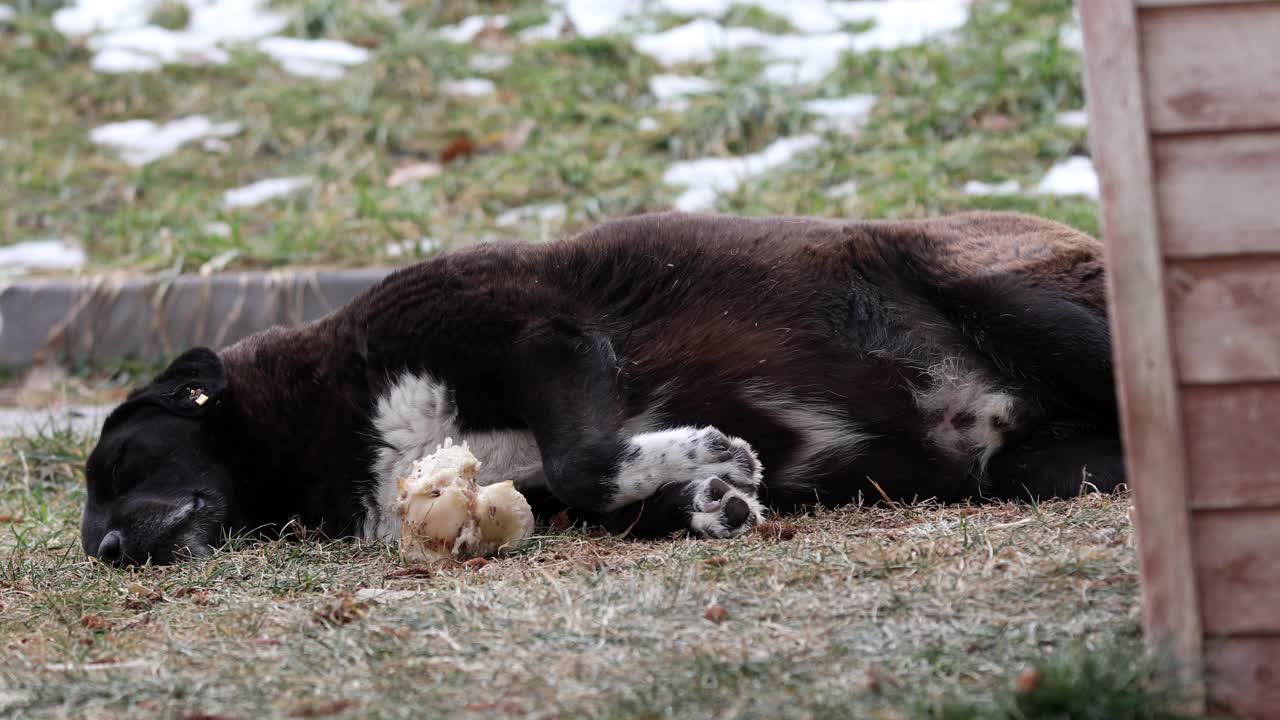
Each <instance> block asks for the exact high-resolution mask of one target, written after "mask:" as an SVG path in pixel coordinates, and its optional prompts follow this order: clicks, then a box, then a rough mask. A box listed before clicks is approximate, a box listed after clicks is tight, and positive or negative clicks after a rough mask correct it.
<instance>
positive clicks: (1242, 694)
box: [1205, 637, 1280, 720]
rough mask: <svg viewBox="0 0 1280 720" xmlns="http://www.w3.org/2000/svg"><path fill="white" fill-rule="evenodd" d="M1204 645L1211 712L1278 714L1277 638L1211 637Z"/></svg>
mask: <svg viewBox="0 0 1280 720" xmlns="http://www.w3.org/2000/svg"><path fill="white" fill-rule="evenodd" d="M1206 646H1207V647H1206V648H1205V655H1206V663H1207V667H1206V668H1205V669H1206V673H1207V674H1208V679H1209V702H1210V706H1211V707H1212V709H1213V710H1214V711H1215V712H1217V713H1229V714H1230V716H1232V717H1239V718H1249V719H1251V720H1252V719H1257V720H1261V718H1275V717H1280V638H1276V637H1242V638H1212V639H1210V640H1209V641H1208V642H1207V643H1206Z"/></svg>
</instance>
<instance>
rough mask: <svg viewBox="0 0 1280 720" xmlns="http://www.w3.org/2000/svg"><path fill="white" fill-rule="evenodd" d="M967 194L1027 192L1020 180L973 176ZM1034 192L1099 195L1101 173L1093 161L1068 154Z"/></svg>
mask: <svg viewBox="0 0 1280 720" xmlns="http://www.w3.org/2000/svg"><path fill="white" fill-rule="evenodd" d="M964 192H965V194H966V195H1017V194H1020V193H1022V192H1024V190H1023V188H1022V185H1021V184H1019V183H1018V181H1017V180H1005V181H1004V182H1000V183H988V182H983V181H981V180H970V181H969V182H967V183H965V184H964ZM1030 193H1031V194H1034V195H1083V196H1085V197H1090V198H1093V199H1094V200H1097V199H1098V173H1097V172H1096V171H1095V170H1094V167H1093V161H1092V160H1090V159H1089V158H1087V157H1085V156H1083V155H1076V156H1074V157H1070V158H1067V159H1066V160H1063V161H1062V162H1060V163H1058V164H1057V165H1054V166H1053V167H1051V168H1049V172H1047V173H1045V174H1044V177H1042V178H1041V179H1040V182H1039V184H1037V185H1036V186H1035V187H1034V188H1032V189H1031V190H1030Z"/></svg>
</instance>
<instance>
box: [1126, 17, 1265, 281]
mask: <svg viewBox="0 0 1280 720" xmlns="http://www.w3.org/2000/svg"><path fill="white" fill-rule="evenodd" d="M1277 43H1278V44H1280V39H1278V40H1277ZM1152 157H1153V159H1154V162H1155V178H1156V198H1157V200H1158V203H1159V207H1160V239H1161V243H1162V244H1163V246H1164V252H1165V255H1167V256H1169V257H1207V256H1215V255H1230V254H1241V253H1258V252H1280V211H1278V210H1277V206H1276V195H1277V192H1278V191H1280V132H1275V131H1273V132H1246V133H1232V134H1229V135H1189V136H1179V135H1174V136H1164V137H1161V138H1157V139H1156V140H1154V141H1153V142H1152Z"/></svg>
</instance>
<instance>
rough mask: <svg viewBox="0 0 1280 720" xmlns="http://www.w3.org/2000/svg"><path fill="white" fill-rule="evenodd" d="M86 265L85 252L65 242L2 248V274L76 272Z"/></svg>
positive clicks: (41, 241) (44, 242)
mask: <svg viewBox="0 0 1280 720" xmlns="http://www.w3.org/2000/svg"><path fill="white" fill-rule="evenodd" d="M84 263H85V254H84V250H82V249H80V247H79V246H78V245H76V244H74V243H72V242H69V241H65V240H28V241H26V242H20V243H18V244H16V245H5V246H0V274H22V273H23V272H25V271H28V270H75V269H77V268H79V267H81V266H83V265H84Z"/></svg>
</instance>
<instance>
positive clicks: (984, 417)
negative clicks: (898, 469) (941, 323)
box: [915, 359, 1018, 469]
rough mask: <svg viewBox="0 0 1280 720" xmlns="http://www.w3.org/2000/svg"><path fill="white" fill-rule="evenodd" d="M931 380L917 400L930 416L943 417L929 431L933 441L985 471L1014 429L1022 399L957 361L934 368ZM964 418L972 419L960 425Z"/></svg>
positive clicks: (950, 361)
mask: <svg viewBox="0 0 1280 720" xmlns="http://www.w3.org/2000/svg"><path fill="white" fill-rule="evenodd" d="M929 379H930V384H929V386H928V387H927V388H924V389H922V390H918V391H917V392H916V393H915V397H916V403H917V405H918V406H919V407H920V409H921V410H922V411H923V412H924V413H925V415H926V416H939V417H941V420H940V422H939V423H938V424H937V425H935V426H933V427H932V428H930V430H929V439H930V441H932V442H933V443H934V445H936V446H937V447H939V448H941V449H942V450H944V451H946V452H947V453H949V454H951V455H953V456H957V457H966V458H968V459H969V460H970V461H971V462H973V463H975V464H976V465H977V466H978V468H979V469H982V468H985V467H986V465H987V461H988V460H990V459H991V456H992V455H994V454H995V453H996V451H997V450H999V449H1000V447H1001V446H1002V445H1003V444H1004V436H1005V432H1006V431H1007V430H1008V429H1010V428H1012V427H1013V424H1014V421H1015V411H1016V409H1017V403H1018V398H1017V397H1015V396H1013V395H1010V394H1009V393H1005V392H1001V391H999V390H997V389H996V387H995V384H994V383H993V382H992V381H991V380H990V379H989V378H987V377H986V375H985V373H982V372H981V371H977V370H971V369H967V368H962V367H961V366H960V363H959V362H958V361H957V360H955V359H949V360H946V361H943V362H940V363H937V364H936V365H934V366H932V367H930V368H929ZM962 415H968V416H969V419H968V420H967V421H966V422H958V421H957V419H958V417H959V416H962Z"/></svg>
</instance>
